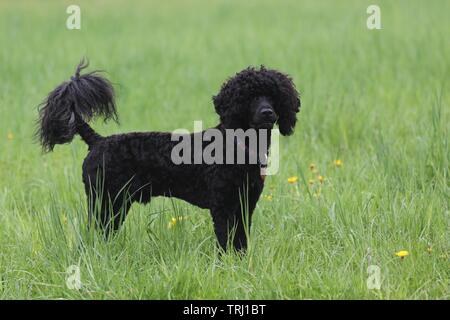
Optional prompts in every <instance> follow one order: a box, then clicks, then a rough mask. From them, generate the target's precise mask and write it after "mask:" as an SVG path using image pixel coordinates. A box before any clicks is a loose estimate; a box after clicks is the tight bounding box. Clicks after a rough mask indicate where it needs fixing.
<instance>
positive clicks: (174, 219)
mask: <svg viewBox="0 0 450 320" xmlns="http://www.w3.org/2000/svg"><path fill="white" fill-rule="evenodd" d="M187 218H188V217H187V216H184V217H183V216H179V217H176V218H175V217H172V219H170V221H169V224H168V225H167V228H169V229H171V228H173V227H175V226H176V224H177V222H178V221H182V220H186V219H187Z"/></svg>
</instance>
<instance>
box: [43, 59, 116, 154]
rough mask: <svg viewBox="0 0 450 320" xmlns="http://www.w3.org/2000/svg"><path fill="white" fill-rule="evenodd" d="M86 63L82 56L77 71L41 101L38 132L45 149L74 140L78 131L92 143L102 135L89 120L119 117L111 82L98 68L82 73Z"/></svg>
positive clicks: (49, 149) (50, 149)
mask: <svg viewBox="0 0 450 320" xmlns="http://www.w3.org/2000/svg"><path fill="white" fill-rule="evenodd" d="M87 66H88V63H87V62H85V61H84V59H83V60H82V61H81V62H80V64H78V66H77V68H76V71H75V75H74V76H72V77H71V78H70V80H69V81H65V82H63V83H62V84H60V85H59V86H58V87H56V88H55V89H54V90H53V91H52V92H50V93H49V95H48V96H47V98H46V99H45V100H44V101H43V102H42V103H41V104H40V105H39V121H38V130H37V132H36V135H37V137H38V139H39V141H40V143H41V145H42V149H43V150H44V151H52V150H53V148H54V146H55V144H63V143H69V142H71V141H72V139H73V137H74V135H75V134H77V133H78V134H79V135H80V136H81V138H82V139H83V140H84V141H85V142H86V143H87V144H88V145H89V146H91V145H93V144H94V143H95V142H97V141H98V140H99V139H101V138H102V137H101V136H100V135H99V134H97V133H96V132H95V131H94V130H93V129H92V128H91V127H90V126H89V125H88V124H87V122H88V121H89V120H91V119H92V118H94V117H96V116H102V117H103V118H104V119H105V121H106V120H108V119H114V120H115V121H117V111H116V104H115V101H114V89H113V87H112V85H111V82H109V80H108V79H106V78H104V77H102V76H100V75H99V74H98V73H97V72H96V71H93V72H90V73H86V74H83V75H80V71H81V70H82V69H84V68H86V67H87Z"/></svg>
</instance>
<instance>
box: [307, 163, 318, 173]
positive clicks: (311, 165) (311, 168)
mask: <svg viewBox="0 0 450 320" xmlns="http://www.w3.org/2000/svg"><path fill="white" fill-rule="evenodd" d="M309 170H311V171H312V172H314V173H316V172H317V167H316V165H315V164H314V163H311V164H310V165H309Z"/></svg>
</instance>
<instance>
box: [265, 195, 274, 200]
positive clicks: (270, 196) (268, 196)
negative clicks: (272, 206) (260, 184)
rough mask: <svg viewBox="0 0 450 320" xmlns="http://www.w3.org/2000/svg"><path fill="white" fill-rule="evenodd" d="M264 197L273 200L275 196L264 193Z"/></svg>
mask: <svg viewBox="0 0 450 320" xmlns="http://www.w3.org/2000/svg"><path fill="white" fill-rule="evenodd" d="M264 199H266V200H268V201H272V199H273V196H272V195H271V194H267V195H264Z"/></svg>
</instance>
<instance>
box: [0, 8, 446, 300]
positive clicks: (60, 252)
mask: <svg viewBox="0 0 450 320" xmlns="http://www.w3.org/2000/svg"><path fill="white" fill-rule="evenodd" d="M374 3H376V4H378V5H379V6H380V7H381V18H382V30H372V31H371V30H368V29H367V27H366V19H367V17H368V14H367V13H366V8H367V7H368V6H369V5H370V4H374ZM70 4H78V5H80V7H81V30H68V29H66V26H65V24H66V18H67V17H68V15H67V14H66V8H67V6H68V5H70ZM449 11H450V2H449V1H444V0H443V1H439V0H436V1H428V2H424V1H406V0H405V1H372V0H370V1H364V0H363V1H356V0H355V1H347V0H346V1H331V0H330V1H315V0H308V1H294V0H293V1H253V0H252V1H245V2H244V1H229V0H228V1H225V0H223V1H222V0H215V1H181V0H177V1H167V2H162V1H123V2H121V1H95V2H94V1H10V0H8V1H1V2H0V43H1V48H0V298H3V299H45V298H50V299H60V298H62V299H128V298H133V299H135V298H137V299H167V298H168V299H184V298H193V299H208V298H211V299H222V298H230V299H234V298H244V299H253V298H255V299H347V298H348V299H360V298H361V299H448V298H449V291H448V288H449V287H448V285H449V282H448V281H449V234H448V231H449V145H448V144H449V113H450V108H449V104H450V94H449V87H450V42H449V38H448V31H449V30H450V20H449V19H448V12H449ZM83 56H87V57H88V58H89V59H90V62H91V67H90V68H91V70H92V69H103V70H107V71H108V77H109V78H110V79H111V80H112V81H113V82H114V83H115V84H116V89H117V96H118V109H119V114H120V120H121V124H120V126H118V125H116V124H114V123H108V124H104V123H103V122H102V121H97V122H94V123H92V126H93V127H94V128H95V129H96V130H97V131H98V132H99V133H101V134H104V135H106V134H112V133H119V132H124V131H148V130H165V131H171V130H173V129H175V128H187V129H189V130H193V121H194V120H203V121H204V125H205V127H206V126H213V125H216V124H217V122H218V118H217V116H216V114H215V113H214V111H213V107H212V102H211V96H212V95H213V94H215V93H216V92H217V91H218V90H219V87H220V85H221V83H222V82H223V81H224V80H225V79H226V78H227V77H229V76H231V75H233V74H234V73H235V72H237V71H239V70H241V69H243V68H245V67H247V66H248V65H260V64H264V65H267V66H269V67H271V68H276V69H280V70H283V71H285V72H287V73H289V74H291V75H292V77H293V78H294V81H295V83H296V85H297V87H298V89H299V91H300V92H301V96H302V109H301V111H300V113H299V122H298V126H297V128H296V132H295V134H294V135H293V136H291V137H289V138H281V141H280V149H281V160H280V171H279V173H278V174H277V175H276V176H272V177H269V178H268V179H267V180H266V188H265V190H264V194H263V197H262V198H261V200H260V202H259V203H258V207H257V210H256V212H255V215H254V220H253V221H254V224H253V229H252V235H251V239H250V248H249V252H248V254H247V255H246V256H245V257H243V258H238V257H237V256H236V255H235V254H233V253H228V254H226V255H225V256H223V257H222V259H219V258H218V255H217V250H216V247H215V242H214V241H215V237H214V233H213V228H212V222H211V219H210V216H209V213H208V212H207V211H205V210H200V209H198V208H196V207H193V206H190V205H188V204H186V203H184V202H182V201H177V200H175V201H174V200H168V199H162V198H158V199H155V200H154V201H153V202H152V203H151V204H150V205H147V206H142V205H134V206H133V208H132V210H131V212H130V214H129V216H128V219H127V221H126V223H125V226H124V228H123V229H122V230H121V231H120V232H119V234H118V235H117V237H115V238H114V239H112V240H110V241H107V242H105V241H103V240H102V239H101V238H100V237H99V236H98V235H97V234H96V233H94V232H90V231H88V230H86V205H85V195H84V188H83V185H82V182H81V163H82V160H83V158H84V156H85V155H86V151H87V148H86V145H85V144H84V143H83V142H81V141H80V139H79V138H78V137H77V138H76V139H75V140H74V142H73V143H72V144H70V145H64V146H57V147H56V149H55V151H54V152H53V153H50V154H46V155H43V154H42V153H41V150H40V147H39V145H37V144H36V143H35V142H34V140H33V132H34V129H35V120H36V117H37V110H36V106H37V104H38V103H39V102H41V101H42V99H43V98H44V97H45V96H46V94H47V93H48V92H49V91H50V90H52V89H53V88H54V87H55V86H56V85H58V84H59V83H60V82H62V81H63V80H66V79H68V78H69V77H70V76H71V75H72V74H73V72H74V68H75V66H76V64H77V63H78V62H79V60H80V58H81V57H83ZM336 160H341V161H342V165H341V166H336V164H335V161H336ZM311 164H313V165H314V167H315V169H314V168H313V170H311V169H310V165H311ZM318 175H320V176H322V177H324V180H323V181H322V182H320V181H319V179H318ZM295 177H298V180H297V181H295V180H296V179H295ZM288 178H292V179H290V181H291V182H293V181H295V182H293V183H289V182H288ZM179 217H183V219H179ZM173 218H175V219H176V223H171V222H170V221H172V219H173ZM400 250H406V251H408V253H409V255H408V256H406V257H404V258H403V259H402V258H399V257H398V256H396V255H395V253H396V252H398V251H400ZM71 265H76V266H79V268H80V270H81V282H82V287H81V288H80V289H79V290H74V289H69V288H68V287H67V286H66V278H67V277H68V273H67V272H66V270H67V268H68V267H69V266H71ZM370 265H377V266H379V267H380V270H381V281H382V282H381V288H380V289H379V290H369V289H368V288H367V285H366V281H367V278H368V272H367V268H368V267H369V266H370Z"/></svg>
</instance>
